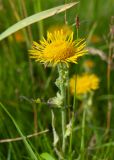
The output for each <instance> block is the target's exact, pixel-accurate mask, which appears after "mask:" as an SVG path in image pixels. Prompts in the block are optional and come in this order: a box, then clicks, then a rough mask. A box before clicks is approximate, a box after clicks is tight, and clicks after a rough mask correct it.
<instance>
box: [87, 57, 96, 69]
mask: <svg viewBox="0 0 114 160" xmlns="http://www.w3.org/2000/svg"><path fill="white" fill-rule="evenodd" d="M84 66H85V67H86V68H93V67H94V66H95V63H94V62H93V61H92V60H90V59H89V60H86V61H85V62H84Z"/></svg>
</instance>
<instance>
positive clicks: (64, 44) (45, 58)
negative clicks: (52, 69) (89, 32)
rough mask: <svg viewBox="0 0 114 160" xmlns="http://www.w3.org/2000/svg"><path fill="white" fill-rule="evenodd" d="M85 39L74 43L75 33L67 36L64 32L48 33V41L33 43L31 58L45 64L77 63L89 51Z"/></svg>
mask: <svg viewBox="0 0 114 160" xmlns="http://www.w3.org/2000/svg"><path fill="white" fill-rule="evenodd" d="M85 47H86V43H85V41H84V39H79V40H75V41H73V32H72V33H71V34H70V35H65V34H64V33H63V30H60V31H55V32H54V33H51V32H48V33H47V40H46V39H45V38H43V40H41V41H40V42H39V43H37V42H33V45H32V49H31V50H30V58H34V59H35V60H36V61H38V62H41V63H44V64H45V65H48V64H51V65H56V64H58V63H66V65H67V66H68V63H69V62H71V63H77V59H78V58H79V57H81V56H83V55H84V54H85V53H86V52H87V50H86V49H85Z"/></svg>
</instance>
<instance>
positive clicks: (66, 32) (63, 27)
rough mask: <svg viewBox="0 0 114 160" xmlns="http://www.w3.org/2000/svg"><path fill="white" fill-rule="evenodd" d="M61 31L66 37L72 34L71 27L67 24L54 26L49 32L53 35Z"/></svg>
mask: <svg viewBox="0 0 114 160" xmlns="http://www.w3.org/2000/svg"><path fill="white" fill-rule="evenodd" d="M61 30H63V34H64V35H70V34H71V33H72V29H71V27H70V26H68V25H66V24H65V25H54V26H52V27H50V28H49V29H48V31H49V32H51V33H52V34H53V33H54V32H55V31H56V32H57V31H61Z"/></svg>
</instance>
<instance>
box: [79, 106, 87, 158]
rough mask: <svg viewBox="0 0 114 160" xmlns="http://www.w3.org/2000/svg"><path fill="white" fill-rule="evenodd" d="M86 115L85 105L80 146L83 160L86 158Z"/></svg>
mask: <svg viewBox="0 0 114 160" xmlns="http://www.w3.org/2000/svg"><path fill="white" fill-rule="evenodd" d="M85 115H86V108H85V107H84V111H83V117H82V135H81V147H80V151H81V160H84V147H85V139H84V135H85V120H86V119H85Z"/></svg>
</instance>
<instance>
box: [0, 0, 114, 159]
mask: <svg viewBox="0 0 114 160" xmlns="http://www.w3.org/2000/svg"><path fill="white" fill-rule="evenodd" d="M66 2H71V1H70V0H69V1H68V0H67V1H66ZM39 3H41V6H39ZM64 3H65V2H64V1H63V0H61V1H59V0H40V1H39V0H31V1H30V0H26V1H23V0H1V1H0V33H2V32H3V31H4V30H5V29H7V28H8V27H10V26H11V25H13V24H14V23H16V22H17V21H19V20H20V19H23V18H24V17H26V16H30V15H32V14H34V13H36V12H39V11H42V10H47V9H49V8H52V7H55V6H58V5H62V4H64ZM66 15H67V21H68V24H69V25H72V24H74V23H75V17H76V15H78V16H79V17H80V29H79V36H80V37H86V38H88V36H89V35H90V33H91V31H92V27H93V25H94V24H95V23H96V28H95V29H94V31H93V33H92V34H94V35H98V36H99V37H100V38H101V42H100V43H98V44H93V43H91V42H90V41H89V42H88V46H92V47H96V48H98V49H103V51H104V52H106V54H107V55H108V47H107V45H106V41H109V38H108V35H109V27H110V19H111V16H113V15H114V0H107V1H104V0H99V1H98V0H80V3H79V4H78V5H77V6H75V7H73V8H71V9H69V10H68V11H67V12H66ZM54 24H55V25H56V24H64V13H61V14H58V15H55V16H53V17H50V18H48V19H46V20H43V21H42V22H39V23H35V24H33V25H31V26H29V27H27V28H26V29H23V30H21V32H22V34H23V36H24V39H25V40H24V42H18V41H16V40H15V36H14V35H11V36H9V37H8V38H6V39H4V40H3V41H0V102H1V103H2V104H3V105H4V106H5V108H7V110H8V111H9V112H10V114H11V115H12V117H13V118H14V119H15V121H16V123H17V124H18V126H19V128H20V130H21V131H22V133H23V134H24V135H28V134H31V133H34V132H35V131H42V130H45V129H46V128H49V130H50V131H49V132H48V133H46V134H45V135H44V134H42V135H40V136H37V137H34V138H31V139H30V140H29V144H30V146H32V148H33V150H34V152H35V154H36V155H37V153H39V154H41V153H43V152H48V153H50V154H51V155H52V156H53V157H54V156H55V154H54V151H53V149H52V133H51V113H50V108H49V106H47V105H39V104H35V103H32V101H31V99H36V98H38V97H40V98H44V99H46V100H48V98H50V97H54V96H55V94H56V93H55V90H57V88H56V87H55V85H54V81H55V79H56V78H57V71H56V69H55V70H52V69H51V68H44V66H43V65H41V64H38V63H35V62H34V61H31V60H29V57H28V49H30V48H31V42H32V40H33V39H34V40H35V41H38V40H39V39H40V37H41V36H42V34H43V35H44V36H45V35H46V31H47V29H48V28H49V27H50V26H52V25H54ZM73 30H74V32H75V35H76V29H75V26H74V27H73ZM75 37H76V36H75ZM87 58H91V59H92V60H93V61H94V62H95V64H96V65H95V67H94V72H95V73H96V74H97V75H98V76H99V77H100V88H99V90H98V91H96V93H95V96H94V106H93V107H94V110H95V115H94V117H93V123H92V124H91V123H90V124H88V125H87V127H86V131H85V137H86V138H85V139H86V146H85V149H87V147H88V143H89V141H90V139H91V137H92V135H93V134H95V135H96V137H97V146H98V147H99V149H95V150H93V151H91V152H90V154H86V155H85V160H86V159H88V160H91V159H93V160H113V159H114V123H113V122H114V118H113V117H114V109H113V108H112V115H111V131H110V134H109V135H108V137H107V139H104V137H103V134H104V132H105V128H106V113H107V99H102V100H99V97H100V96H102V95H107V79H106V72H107V64H106V63H105V62H104V61H102V60H101V59H100V58H99V57H98V56H91V55H88V56H84V57H83V58H82V59H81V61H80V62H79V64H78V65H77V66H75V65H72V66H71V67H70V75H72V74H73V73H74V72H79V73H80V72H81V71H82V68H81V66H82V63H83V61H84V60H85V59H87ZM113 72H114V70H113V69H112V70H111V91H110V92H111V94H112V95H113V93H114V85H113V81H114V75H113ZM48 81H49V83H48ZM112 105H113V107H114V99H112ZM55 112H56V115H57V116H59V112H58V111H57V110H55ZM36 114H37V118H36V119H37V121H36V122H37V124H35V116H36ZM80 119H81V116H80V117H79V119H78V121H79V122H77V125H79V124H80ZM93 124H94V125H93ZM56 125H57V128H58V132H60V131H59V125H60V122H59V119H58V120H57V124H56ZM80 134H81V131H80V130H78V131H77V133H75V136H74V140H73V141H74V145H73V146H74V148H75V150H76V153H75V157H78V152H79V147H80V138H81V135H80ZM18 136H20V135H19V133H18V132H17V130H16V128H15V126H14V124H13V123H12V121H11V119H10V118H9V116H8V115H7V114H6V112H4V110H3V108H2V107H0V139H6V138H14V137H18ZM105 143H109V145H108V146H106V147H102V145H103V144H105ZM55 157H56V156H55ZM24 159H31V158H30V157H29V154H28V152H27V150H26V148H25V146H24V145H23V142H22V141H19V142H12V143H1V144H0V160H24ZM66 159H68V157H67V158H66Z"/></svg>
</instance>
